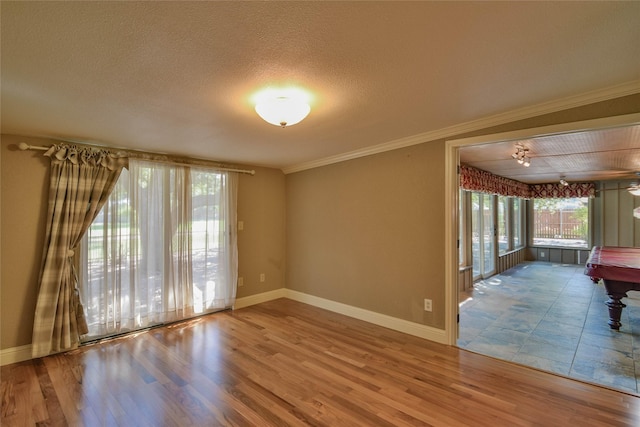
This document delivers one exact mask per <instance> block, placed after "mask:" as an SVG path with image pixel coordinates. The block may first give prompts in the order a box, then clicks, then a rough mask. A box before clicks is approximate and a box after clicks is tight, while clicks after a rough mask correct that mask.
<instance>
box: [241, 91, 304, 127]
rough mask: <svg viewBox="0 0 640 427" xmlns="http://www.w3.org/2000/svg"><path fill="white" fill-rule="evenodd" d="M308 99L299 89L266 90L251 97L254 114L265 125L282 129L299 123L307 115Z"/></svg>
mask: <svg viewBox="0 0 640 427" xmlns="http://www.w3.org/2000/svg"><path fill="white" fill-rule="evenodd" d="M309 98H310V96H309V94H308V93H307V92H305V91H304V90H302V89H299V88H286V89H274V88H267V89H263V90H261V91H260V92H258V93H256V94H255V95H254V96H253V99H254V102H255V105H256V113H258V115H259V116H260V117H262V119H263V120H264V121H266V122H267V123H271V124H272V125H275V126H280V127H283V128H284V127H287V126H293V125H295V124H296V123H300V122H301V121H302V120H303V119H304V118H305V117H307V115H309V112H310V111H311V106H310V105H309Z"/></svg>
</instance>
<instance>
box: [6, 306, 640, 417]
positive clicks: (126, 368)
mask: <svg viewBox="0 0 640 427" xmlns="http://www.w3.org/2000/svg"><path fill="white" fill-rule="evenodd" d="M1 380H2V386H1V393H2V414H1V415H2V416H1V418H0V421H1V424H2V425H3V426H30V425H52V426H61V425H69V426H102V425H118V426H188V425H197V426H205V425H206V426H211V425H237V426H247V425H256V426H265V425H317V426H342V425H366V426H416V425H437V426H458V425H473V426H483V425H486V426H503V425H505V426H506V425H508V426H532V425H540V426H555V425H558V426H559V425H563V426H564V425H581V426H605V425H606V426H631V425H636V426H637V425H640V397H637V396H633V395H630V394H624V393H620V392H616V391H613V390H609V389H606V388H600V387H597V386H594V385H590V384H586V383H581V382H578V381H574V380H570V379H567V378H563V377H559V376H554V375H552V374H548V373H544V372H541V371H537V370H533V369H529V368H525V367H522V366H518V365H515V364H512V363H509V362H505V361H500V360H496V359H491V358H488V357H486V356H482V355H478V354H474V353H470V352H467V351H465V350H461V349H458V348H456V347H449V346H444V345H440V344H437V343H433V342H429V341H425V340H422V339H419V338H416V337H412V336H409V335H405V334H402V333H398V332H394V331H391V330H388V329H384V328H380V327H377V326H374V325H371V324H368V323H365V322H361V321H358V320H355V319H351V318H348V317H345V316H342V315H339V314H335V313H332V312H328V311H325V310H322V309H318V308H315V307H312V306H309V305H305V304H301V303H298V302H294V301H291V300H287V299H280V300H276V301H271V302H268V303H263V304H259V305H256V306H252V307H248V308H244V309H241V310H237V311H227V312H222V313H217V314H213V315H209V316H206V317H202V318H199V319H197V320H193V321H189V322H186V323H181V324H176V325H172V326H169V327H163V328H158V329H154V330H151V331H148V332H145V333H140V334H138V335H137V336H129V337H126V338H120V339H116V340H112V341H109V342H104V343H100V344H94V345H92V346H85V347H83V348H81V349H79V350H76V351H73V352H69V353H65V354H60V355H54V356H49V357H45V358H42V359H37V360H32V361H27V362H22V363H16V364H13V365H7V366H3V367H2V369H1Z"/></svg>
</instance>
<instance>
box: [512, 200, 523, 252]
mask: <svg viewBox="0 0 640 427" xmlns="http://www.w3.org/2000/svg"><path fill="white" fill-rule="evenodd" d="M523 203H524V200H523V199H520V198H515V199H513V215H512V216H511V219H512V221H511V235H512V236H513V247H514V248H515V249H519V248H521V247H523V246H524V239H523V237H522V234H523V224H524V221H523V216H524V209H523V208H522V205H523Z"/></svg>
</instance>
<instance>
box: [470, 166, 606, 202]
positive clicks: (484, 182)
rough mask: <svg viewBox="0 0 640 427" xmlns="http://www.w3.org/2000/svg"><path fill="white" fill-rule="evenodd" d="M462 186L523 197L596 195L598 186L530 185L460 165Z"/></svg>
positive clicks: (483, 191) (478, 190) (571, 184)
mask: <svg viewBox="0 0 640 427" xmlns="http://www.w3.org/2000/svg"><path fill="white" fill-rule="evenodd" d="M460 188H462V189H463V190H468V191H477V192H480V193H487V194H497V195H500V196H507V197H521V198H523V199H561V198H572V197H595V195H596V186H595V184H594V183H592V182H573V183H570V184H569V185H562V184H560V183H551V184H531V185H529V184H525V183H524V182H520V181H515V180H513V179H509V178H504V177H502V176H498V175H494V174H492V173H491V172H487V171H483V170H481V169H476V168H473V167H471V166H467V165H460Z"/></svg>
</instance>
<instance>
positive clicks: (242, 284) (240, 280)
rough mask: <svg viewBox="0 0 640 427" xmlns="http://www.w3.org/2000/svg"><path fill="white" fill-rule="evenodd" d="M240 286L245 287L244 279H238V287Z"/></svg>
mask: <svg viewBox="0 0 640 427" xmlns="http://www.w3.org/2000/svg"><path fill="white" fill-rule="evenodd" d="M240 286H244V278H243V277H238V287H240Z"/></svg>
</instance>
